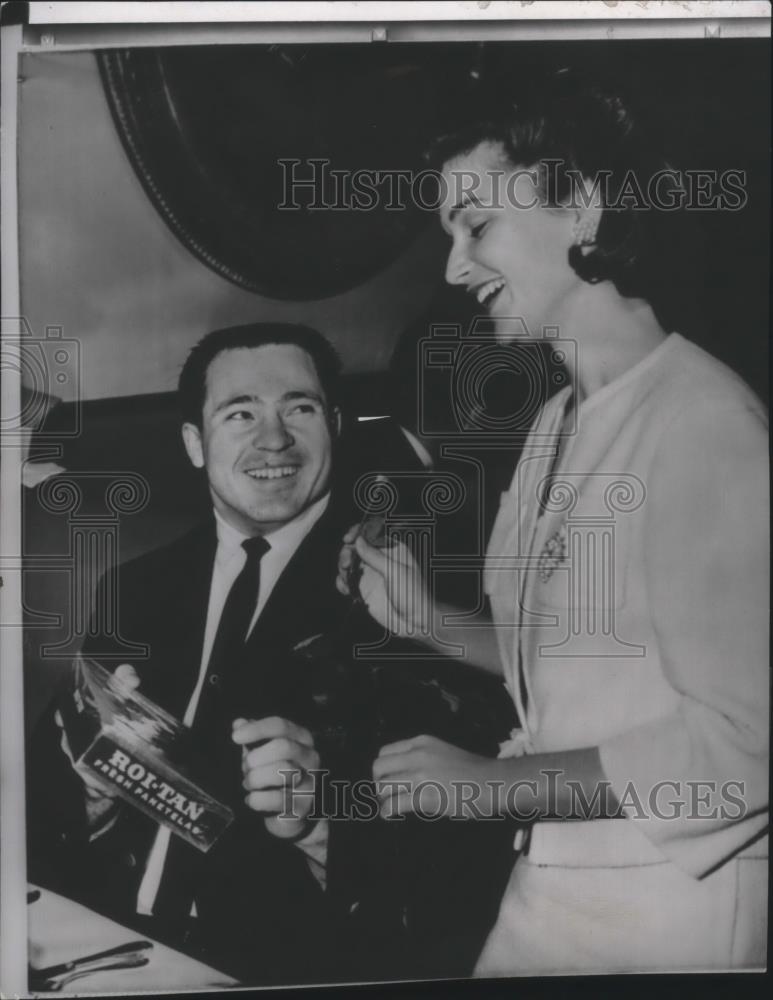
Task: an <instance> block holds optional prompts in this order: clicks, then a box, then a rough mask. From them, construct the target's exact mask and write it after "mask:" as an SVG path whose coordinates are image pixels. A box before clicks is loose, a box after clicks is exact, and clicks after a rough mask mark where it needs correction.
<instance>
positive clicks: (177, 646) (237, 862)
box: [28, 324, 509, 984]
mask: <svg viewBox="0 0 773 1000" xmlns="http://www.w3.org/2000/svg"><path fill="white" fill-rule="evenodd" d="M179 391H180V392H179V394H180V401H181V404H182V409H183V419H184V424H183V441H184V444H185V448H186V450H187V453H188V456H189V457H190V460H191V462H192V463H193V465H194V466H196V467H197V468H200V469H202V470H203V471H204V472H205V474H206V479H207V484H208V489H209V494H210V498H211V502H212V507H213V511H214V517H213V519H212V521H211V522H210V523H208V524H205V525H203V526H201V527H200V528H198V529H194V531H192V532H191V533H189V534H188V535H186V536H184V537H183V538H182V539H180V540H178V541H176V542H173V543H172V544H171V545H168V546H166V547H164V548H162V549H159V550H156V551H154V552H151V553H149V554H147V555H145V556H142V557H140V558H139V559H136V560H134V561H133V562H130V563H128V564H125V565H123V566H121V567H120V569H119V571H118V576H117V586H118V591H117V593H118V617H119V622H120V629H119V630H118V631H119V632H120V635H121V636H122V638H123V639H125V640H129V641H132V642H136V643H143V644H145V645H147V647H148V650H149V654H148V658H147V659H146V660H137V661H135V662H133V663H132V664H125V663H123V662H122V655H121V654H120V653H119V652H118V651H114V650H111V639H110V638H109V637H108V636H106V635H105V634H104V632H103V631H102V630H101V629H100V627H99V625H100V622H99V620H98V619H97V620H96V621H95V622H94V623H93V628H92V629H91V632H92V633H93V635H91V636H90V638H89V640H88V641H87V642H86V643H85V646H84V653H85V654H87V655H90V656H92V657H93V658H95V659H98V660H100V661H101V662H104V663H106V664H110V665H112V667H113V668H115V669H116V673H117V674H118V675H119V676H121V677H123V678H124V680H125V682H126V683H127V684H129V686H135V685H137V684H139V687H140V690H141V691H142V692H143V693H144V694H146V695H147V696H148V697H150V698H151V699H152V700H154V701H155V702H157V703H158V704H159V705H161V706H162V707H163V708H165V709H166V710H168V711H169V712H171V713H172V714H173V715H175V716H176V717H177V718H179V719H182V720H183V721H184V723H185V724H186V725H188V726H190V728H191V731H192V735H193V743H194V744H195V745H196V747H197V748H198V749H199V750H200V751H201V756H202V757H204V758H205V759H206V762H207V763H208V765H209V768H210V772H211V777H212V780H213V783H214V785H215V787H216V789H217V791H218V795H219V797H220V798H221V799H222V800H223V801H225V802H227V803H228V804H229V805H230V806H231V807H232V808H233V810H234V812H235V814H236V819H235V821H234V823H233V824H232V825H231V827H229V829H228V830H227V831H226V832H225V834H224V835H223V836H222V837H221V838H220V840H219V841H218V842H217V843H216V844H215V846H214V847H213V848H212V849H211V850H210V851H209V852H208V853H207V854H206V855H201V854H199V853H198V852H196V851H195V850H194V849H193V848H190V847H189V846H188V845H186V844H184V843H183V842H182V841H180V840H179V838H176V837H173V836H170V834H169V833H168V832H167V831H166V830H165V829H162V828H159V826H158V824H157V823H154V822H152V821H151V820H149V819H148V818H147V817H146V816H144V815H143V814H141V813H140V812H138V811H137V810H135V809H133V808H132V807H130V806H128V805H125V804H123V803H119V802H118V801H117V800H116V799H115V798H113V797H111V796H109V795H107V794H106V793H105V789H104V788H103V787H101V786H100V785H99V784H98V783H95V782H93V781H91V780H90V781H89V782H88V783H86V782H84V781H83V780H82V779H81V777H80V775H79V774H76V772H75V771H74V769H73V768H72V766H71V765H70V762H69V761H68V759H67V757H66V755H65V754H64V753H62V751H61V748H60V746H59V744H60V741H61V734H60V733H59V731H58V730H57V729H56V727H55V726H53V724H51V725H49V726H48V727H44V728H43V734H42V737H41V738H40V739H38V740H36V741H35V742H36V746H35V752H34V754H33V755H32V759H31V763H30V769H29V775H28V781H29V788H30V795H29V796H28V799H29V801H30V810H29V813H30V814H29V819H28V830H29V841H30V858H31V864H30V874H31V878H32V880H33V881H39V882H40V883H42V884H44V885H46V886H48V887H50V888H52V889H54V890H59V891H61V892H63V893H64V894H65V895H68V896H71V897H73V898H77V899H79V900H80V901H82V902H84V903H85V904H86V905H88V906H91V907H92V908H93V909H96V910H99V911H101V912H104V913H106V914H108V915H109V916H112V917H114V918H115V919H118V920H119V921H121V922H122V923H124V924H127V925H132V926H135V927H137V929H138V930H141V931H143V932H145V933H147V934H149V935H151V936H153V937H156V938H160V939H163V940H165V941H168V942H169V943H170V944H172V945H174V946H177V947H178V948H184V949H185V950H187V951H189V952H191V953H193V954H194V955H196V956H197V957H199V958H201V959H203V960H204V961H206V962H208V963H209V964H211V965H213V966H215V967H216V968H220V969H222V970H223V971H226V972H229V973H231V974H233V975H235V976H236V977H237V978H239V979H240V980H242V981H245V982H249V983H261V984H263V983H283V984H292V983H298V982H304V981H316V982H334V981H342V980H362V979H368V978H406V977H410V976H422V975H441V974H443V975H463V974H464V973H465V970H466V969H468V968H471V963H472V961H474V958H475V957H476V954H477V950H478V947H479V945H478V943H477V942H478V940H482V937H481V935H482V934H483V932H484V931H485V930H486V929H487V928H486V927H485V926H484V924H485V923H486V921H487V920H493V917H494V916H495V912H496V902H497V900H498V893H499V892H500V891H501V885H500V884H499V878H500V876H499V872H498V871H496V872H493V873H491V874H489V875H488V876H486V875H485V874H484V873H485V871H486V870H487V865H489V857H490V856H492V855H493V853H494V852H492V851H491V847H490V843H489V842H488V840H487V842H486V843H485V844H484V843H483V840H484V839H486V838H483V837H482V836H481V837H478V835H477V834H476V833H475V827H474V826H472V825H469V824H458V823H456V824H453V827H452V828H448V827H446V828H444V829H443V830H440V829H438V828H437V826H436V824H426V823H425V824H410V823H406V824H398V825H397V826H395V825H394V824H392V823H389V822H386V823H385V822H381V821H378V820H377V818H376V816H375V814H372V815H371V819H372V822H361V823H357V822H347V821H344V822H343V823H337V822H332V821H331V822H330V823H328V822H327V821H326V820H322V821H319V822H315V821H314V819H313V817H312V815H311V814H310V810H311V807H312V804H313V803H314V801H315V799H314V795H313V794H312V792H313V791H314V790H313V789H312V781H311V778H310V777H309V772H310V771H314V770H315V769H316V768H317V767H318V765H319V764H320V763H321V764H322V765H323V766H324V767H327V766H330V767H331V771H332V776H333V777H334V778H342V779H343V780H346V781H349V782H350V783H353V782H357V781H361V780H362V779H365V778H368V777H370V773H371V764H372V760H373V758H374V757H375V756H376V754H377V752H378V749H379V747H380V746H381V745H383V744H384V743H387V742H390V740H393V739H397V738H401V737H408V736H413V735H416V734H417V733H419V732H434V733H436V734H437V735H438V736H443V737H446V738H449V739H452V738H453V739H456V740H457V741H458V742H462V741H463V740H464V738H465V737H466V738H468V739H469V740H471V743H470V749H474V750H478V751H479V752H488V753H495V752H496V748H497V738H498V736H499V735H503V734H504V732H506V727H504V726H503V725H501V724H500V723H501V719H499V718H497V708H496V706H497V698H500V699H501V696H500V695H499V693H498V692H496V693H494V692H492V691H491V690H490V689H489V690H486V689H485V688H484V687H483V686H482V685H481V683H479V682H477V681H475V682H474V683H471V682H470V680H469V678H467V677H462V678H460V682H459V684H458V686H457V691H456V693H455V694H454V693H453V692H452V693H451V697H446V695H447V693H448V692H447V691H446V690H445V689H444V688H443V687H442V686H441V685H440V684H439V683H438V682H437V680H436V679H435V677H434V674H433V670H434V667H433V665H432V664H430V665H429V668H427V665H426V664H424V665H423V666H422V664H421V663H419V662H417V661H416V660H415V659H413V658H411V659H409V660H408V661H407V662H403V663H402V664H394V663H387V664H381V665H378V664H376V665H375V666H372V665H370V666H369V665H367V664H363V663H362V662H356V663H352V662H349V660H350V659H351V649H352V645H353V643H355V642H357V641H364V642H366V643H367V642H368V641H374V640H375V639H377V638H379V635H380V634H379V632H378V630H376V632H375V633H374V631H373V629H374V626H373V625H372V623H371V621H370V617H369V616H368V615H367V614H364V613H361V616H360V617H358V609H357V608H356V607H353V606H352V603H351V601H350V600H349V599H348V598H346V597H343V596H342V595H341V594H339V593H338V591H337V590H336V588H335V578H336V573H337V561H338V554H339V549H340V545H341V539H342V536H343V534H344V532H345V530H346V529H347V528H348V527H349V526H350V525H351V524H352V522H353V520H354V519H355V517H356V514H355V512H354V511H353V510H352V503H351V498H352V489H351V479H350V478H348V476H347V474H346V473H343V471H342V468H341V463H340V462H338V463H337V464H338V469H337V471H336V479H335V486H334V487H333V485H332V483H333V480H332V470H333V465H334V461H333V457H334V452H335V451H336V448H337V444H338V441H337V439H338V432H339V427H340V413H339V409H338V360H337V358H336V356H335V353H334V352H333V350H332V348H331V347H330V346H329V345H328V344H327V342H326V341H325V340H324V339H323V338H322V337H321V336H320V335H319V334H317V333H316V332H315V331H312V330H309V329H307V328H303V327H297V326H289V325H286V324H255V325H251V326H247V327H236V328H232V329H227V330H222V331H217V332H215V333H212V334H210V335H208V336H207V337H205V338H204V339H203V340H202V341H201V343H200V344H198V345H197V346H196V347H195V348H194V349H193V351H192V352H191V354H190V356H189V358H188V360H187V361H186V364H185V366H184V368H183V371H182V373H181V377H180V385H179ZM380 433H381V434H382V447H381V449H380V450H379V458H378V460H379V461H380V462H381V461H383V460H384V457H385V456H384V453H383V452H384V450H385V449H384V447H383V429H382V430H381V431H380ZM408 460H409V456H408V455H407V454H404V455H402V456H401V457H400V458H398V459H397V461H398V462H399V463H400V466H399V467H401V468H405V467H406V465H405V463H406V462H407V461H408ZM417 464H418V463H415V462H414V467H415V466H416V465H417ZM261 543H263V544H261ZM256 544H257V545H258V546H259V547H260V548H262V549H263V551H262V552H261V553H260V554H259V559H256V557H255V555H254V554H253V555H251V554H249V553H248V550H251V549H254V547H255V545H256ZM251 559H253V560H255V565H254V567H253V569H252V572H254V573H255V575H256V576H257V577H258V587H257V592H256V593H255V592H253V593H252V597H251V602H252V603H251V604H250V605H249V608H248V613H247V619H248V621H247V622H246V623H245V622H242V624H241V625H237V624H235V620H236V619H235V617H234V611H233V608H234V600H233V598H234V595H235V594H237V593H241V592H242V591H243V587H242V584H243V582H244V580H245V575H244V574H245V572H247V571H248V570H249V567H250V560H251ZM104 606H105V591H104V588H102V587H100V589H99V590H98V593H97V595H96V599H95V607H96V608H97V609H100V608H104ZM240 630H241V631H240ZM367 630H370V631H367ZM239 632H240V634H238V635H234V633H239ZM245 634H246V641H245V639H244V638H243V637H244V635H245ZM319 636H324V637H325V642H324V643H323V644H322V648H321V649H320V647H319V645H316V644H315V643H314V642H313V640H314V639H315V638H318V637H319ZM234 638H235V639H236V642H235V643H234ZM309 651H314V652H315V655H314V657H313V658H309V655H308V654H309ZM443 674H444V676H448V675H449V668H448V665H446V667H445V668H444V670H443ZM460 692H461V698H460V697H458V695H459V693H460ZM449 705H450V706H451V707H449ZM465 705H467V706H470V708H471V714H469V715H467V716H466V715H465ZM492 705H493V708H492V707H490V706H492ZM317 734H319V735H320V738H321V740H322V744H323V745H320V746H315V743H318V742H319V740H317ZM320 751H322V759H321V760H320ZM288 780H293V784H294V787H295V789H296V790H297V791H298V792H299V795H297V796H296V798H295V800H294V802H293V805H294V816H293V817H289V816H285V815H282V811H283V807H284V805H285V782H286V781H288ZM41 790H42V791H45V794H44V795H41V794H40V792H41ZM317 791H318V789H317ZM372 801H373V802H375V799H374V800H372ZM333 808H334V809H335V808H337V807H336V806H335V805H334V806H333ZM343 810H344V813H345V811H346V804H344V807H343ZM365 811H366V812H367V803H366V810H365ZM360 815H362V814H360ZM493 832H494V831H490V830H489V829H486V830H484V831H483V833H484V834H486V835H487V836H488V835H489V834H490V833H493ZM476 838H477V839H476ZM508 854H509V848H508ZM471 855H474V856H475V858H476V860H475V864H474V865H470V864H469V857H470V856H471ZM489 867H490V866H489ZM476 894H477V895H478V897H479V902H478V903H477V904H476V903H475V899H474V897H475V896H476ZM476 910H477V911H478V912H479V913H480V916H479V917H478V918H477V923H476V918H475V912H476ZM489 911H490V913H489ZM478 925H480V926H478Z"/></svg>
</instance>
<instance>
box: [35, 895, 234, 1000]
mask: <svg viewBox="0 0 773 1000" xmlns="http://www.w3.org/2000/svg"><path fill="white" fill-rule="evenodd" d="M34 888H36V887H35V886H30V889H34ZM39 891H40V898H39V899H37V900H36V901H35V902H34V903H30V904H29V905H28V906H27V914H28V931H29V962H30V965H31V966H32V967H33V968H37V969H42V968H46V967H48V966H50V965H57V964H59V963H60V962H69V961H71V960H72V959H74V958H82V957H84V956H86V955H91V954H93V953H94V952H99V951H104V950H106V949H107V948H114V947H115V946H116V945H119V944H126V943H127V942H129V941H138V940H152V938H148V937H146V936H143V935H141V934H137V933H136V932H135V931H133V930H129V929H128V928H126V927H123V926H122V925H121V924H117V923H115V922H114V921H112V920H109V919H108V918H107V917H103V916H101V915H99V914H97V913H94V912H93V911H92V910H89V909H87V908H86V907H85V906H81V905H80V904H79V903H74V902H73V901H72V900H70V899H66V898H65V897H64V896H59V895H57V894H56V893H55V892H50V891H49V890H47V889H40V890H39ZM145 954H147V956H148V957H149V958H150V962H149V963H148V964H147V965H145V966H142V967H140V968H135V969H113V970H108V971H105V972H95V973H94V974H93V975H89V976H84V977H83V978H82V979H76V980H75V981H74V982H73V983H72V984H70V985H69V986H65V987H64V989H63V990H62V992H64V993H70V994H84V995H88V994H90V993H131V992H134V991H135V990H136V991H140V990H180V989H188V990H191V989H193V990H195V989H205V988H209V989H212V988H223V987H228V986H236V985H238V984H237V983H236V980H234V979H231V978H230V977H229V976H226V975H225V973H222V972H218V971H217V970H216V969H211V968H209V966H207V965H203V964H202V963H201V962H197V961H196V960H195V959H193V958H189V957H188V956H187V955H183V954H181V953H180V952H178V951H174V950H173V949H172V948H167V947H166V945H163V944H159V943H158V942H156V941H154V942H153V948H152V949H148V951H147V952H146V953H145ZM36 995H37V994H36ZM45 995H49V994H45Z"/></svg>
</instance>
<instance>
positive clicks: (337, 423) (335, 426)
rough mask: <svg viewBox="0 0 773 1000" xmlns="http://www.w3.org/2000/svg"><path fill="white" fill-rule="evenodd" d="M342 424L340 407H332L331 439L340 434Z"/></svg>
mask: <svg viewBox="0 0 773 1000" xmlns="http://www.w3.org/2000/svg"><path fill="white" fill-rule="evenodd" d="M342 424H343V417H342V416H341V407H340V406H335V407H333V411H332V413H331V414H330V433H331V435H332V437H333V440H335V439H336V438H339V437H340V436H341V425H342Z"/></svg>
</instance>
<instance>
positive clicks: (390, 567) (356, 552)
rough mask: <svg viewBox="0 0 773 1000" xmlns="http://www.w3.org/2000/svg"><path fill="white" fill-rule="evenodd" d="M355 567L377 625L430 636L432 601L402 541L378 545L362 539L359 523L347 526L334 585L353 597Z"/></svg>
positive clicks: (397, 632)
mask: <svg viewBox="0 0 773 1000" xmlns="http://www.w3.org/2000/svg"><path fill="white" fill-rule="evenodd" d="M358 563H359V566H358ZM358 570H359V571H360V576H359V580H358V589H359V593H360V597H361V598H362V600H363V602H364V603H365V605H366V607H367V609H368V611H369V612H370V614H371V615H372V616H373V618H375V620H376V621H377V622H378V623H379V625H382V626H383V627H384V628H386V629H388V631H390V632H392V633H393V634H394V635H398V636H401V637H402V638H406V639H427V638H428V637H429V635H430V633H431V628H430V623H431V619H432V613H433V608H432V602H431V600H430V596H429V592H428V590H427V585H426V583H425V580H424V576H423V574H422V572H421V569H420V568H419V566H418V564H417V562H416V560H415V559H414V558H413V556H412V554H411V553H410V551H409V550H408V548H407V546H406V545H405V544H404V543H403V542H397V543H396V544H394V545H392V546H390V547H389V548H378V547H376V546H375V545H371V544H370V543H369V542H367V541H366V540H365V538H364V537H363V535H362V533H361V531H360V527H359V525H358V526H355V527H353V528H350V529H349V531H347V533H346V534H345V535H344V546H343V548H342V550H341V554H340V556H339V560H338V578H337V580H336V587H337V588H338V590H339V591H340V592H341V593H342V594H346V595H348V596H356V595H354V594H353V593H352V589H351V586H350V581H351V579H352V576H353V575H354V574H355V573H356V572H357V571H358Z"/></svg>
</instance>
